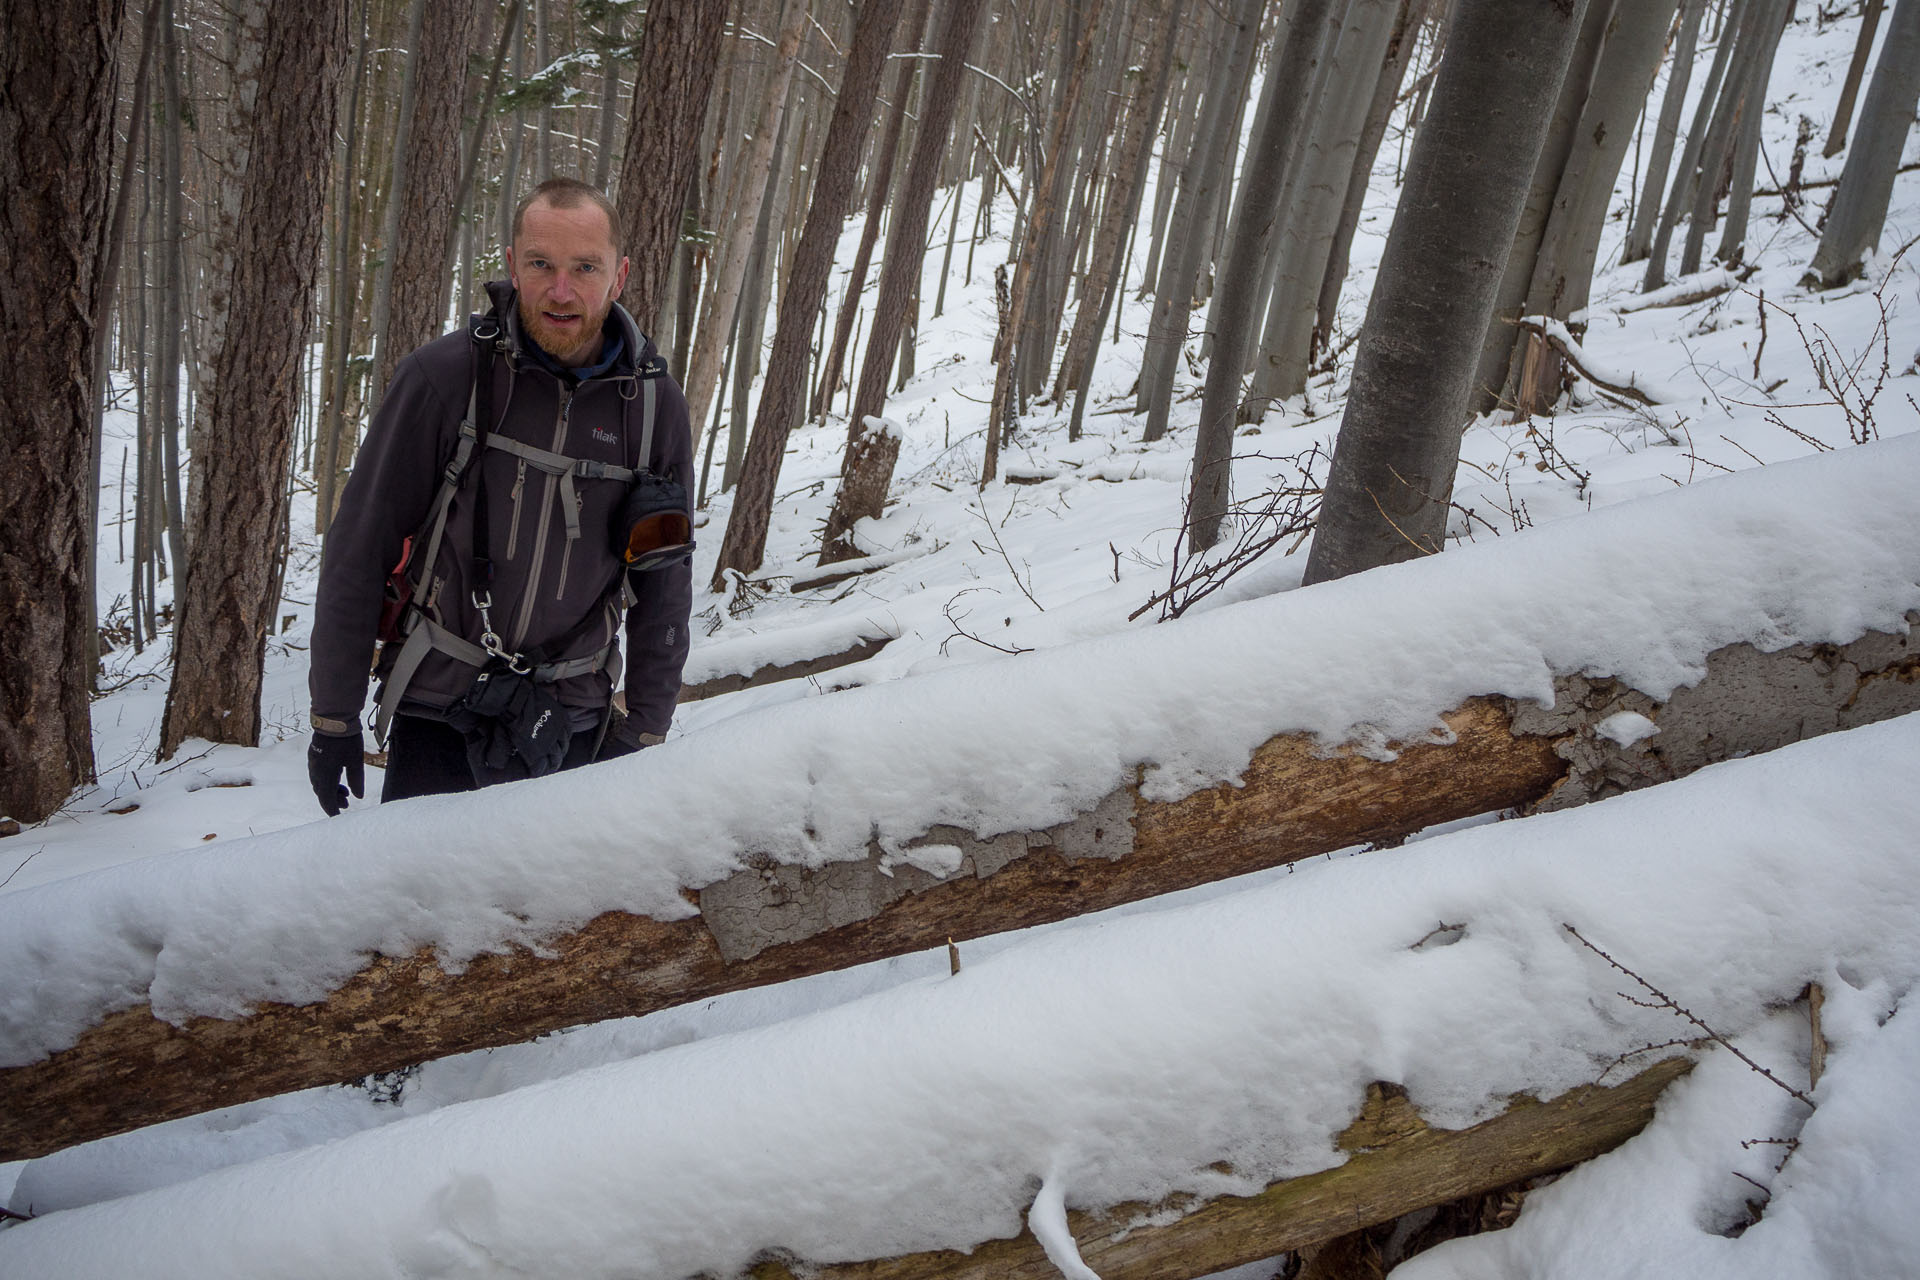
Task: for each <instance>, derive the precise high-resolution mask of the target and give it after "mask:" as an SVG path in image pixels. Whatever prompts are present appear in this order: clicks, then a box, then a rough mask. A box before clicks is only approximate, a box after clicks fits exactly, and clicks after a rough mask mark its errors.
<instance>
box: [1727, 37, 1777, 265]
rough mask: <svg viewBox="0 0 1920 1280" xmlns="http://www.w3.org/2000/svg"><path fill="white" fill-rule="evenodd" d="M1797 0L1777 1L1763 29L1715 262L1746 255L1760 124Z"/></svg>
mask: <svg viewBox="0 0 1920 1280" xmlns="http://www.w3.org/2000/svg"><path fill="white" fill-rule="evenodd" d="M1793 5H1794V0H1777V2H1776V4H1775V5H1774V6H1773V14H1772V16H1771V17H1770V18H1769V19H1768V21H1767V23H1766V25H1765V26H1764V27H1763V28H1761V33H1760V34H1761V45H1760V52H1759V55H1758V58H1757V60H1756V65H1755V69H1754V76H1753V85H1752V87H1751V88H1750V89H1749V90H1748V91H1747V100H1746V105H1745V107H1743V108H1742V110H1741V113H1740V124H1739V127H1738V130H1737V131H1736V133H1735V134H1734V142H1733V158H1732V176H1731V177H1730V178H1729V180H1728V186H1727V216H1726V220H1725V222H1724V224H1723V225H1722V227H1721V232H1720V247H1719V248H1717V249H1715V250H1714V252H1713V257H1714V261H1716V262H1721V263H1726V264H1729V265H1737V264H1738V263H1739V262H1740V261H1741V260H1742V259H1743V258H1744V257H1745V255H1746V246H1747V216H1748V214H1749V213H1751V212H1752V210H1753V184H1754V171H1755V169H1756V167H1757V166H1758V164H1759V159H1760V123H1761V120H1762V119H1763V118H1764V116H1765V114H1766V106H1767V85H1768V82H1769V81H1771V80H1772V78H1773V59H1774V54H1775V53H1776V52H1778V50H1779V48H1780V37H1781V35H1782V34H1784V32H1785V29H1786V25H1787V23H1788V22H1789V21H1790V20H1791V19H1792V16H1793Z"/></svg>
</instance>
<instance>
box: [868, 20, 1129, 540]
mask: <svg viewBox="0 0 1920 1280" xmlns="http://www.w3.org/2000/svg"><path fill="white" fill-rule="evenodd" d="M1102 7H1103V0H1092V3H1091V4H1089V6H1088V9H1087V15H1086V22H1085V23H1084V24H1082V25H1081V28H1080V33H1079V38H1078V40H1077V41H1076V43H1075V45H1074V49H1073V63H1072V67H1071V69H1070V70H1069V71H1068V72H1067V78H1066V83H1065V85H1064V86H1063V87H1062V89H1061V91H1060V97H1059V100H1058V101H1057V102H1055V103H1054V108H1053V113H1054V114H1053V128H1052V129H1051V130H1050V137H1049V138H1048V140H1047V154H1046V161H1045V165H1044V167H1043V168H1042V169H1041V172H1040V182H1039V185H1038V186H1036V187H1035V189H1034V192H1035V194H1034V202H1033V208H1032V210H1031V211H1029V213H1028V215H1027V234H1026V239H1025V242H1024V243H1023V244H1022V245H1021V246H1020V254H1019V257H1018V258H1017V259H1016V260H1015V265H1014V271H1013V290H1012V292H1011V293H1010V294H1009V295H1008V312H1007V315H1006V316H1005V318H1004V321H1003V324H1002V327H1001V330H1000V334H999V340H998V341H997V342H996V343H995V348H996V349H995V352H994V357H995V366H996V367H995V371H994V379H993V400H992V408H991V409H989V411H988V417H987V447H986V460H985V462H984V464H983V465H982V466H981V468H980V483H981V485H982V487H984V486H986V485H987V484H988V483H990V482H991V481H992V480H993V478H994V476H995V474H996V470H997V464H998V462H999V458H1000V432H1001V429H1002V426H1003V424H1005V423H1006V422H1008V421H1010V420H1011V414H1010V413H1009V412H1008V408H1009V401H1010V399H1011V397H1012V395H1013V389H1014V383H1015V380H1016V379H1017V378H1018V377H1019V373H1020V364H1021V361H1022V360H1041V361H1043V362H1051V360H1052V357H1053V351H1052V342H1051V339H1052V333H1051V332H1049V333H1048V335H1047V337H1048V342H1047V349H1046V350H1044V351H1041V352H1034V353H1032V354H1031V355H1022V354H1021V353H1020V352H1019V351H1018V349H1017V347H1016V345H1015V335H1016V334H1018V333H1019V332H1020V326H1021V323H1022V321H1023V320H1024V318H1025V314H1026V308H1027V307H1028V305H1029V303H1030V301H1031V291H1032V289H1033V287H1034V282H1035V279H1036V277H1037V275H1038V273H1039V272H1040V271H1041V270H1042V269H1043V265H1044V264H1043V263H1042V261H1041V259H1042V255H1043V254H1044V253H1045V247H1046V245H1047V243H1048V241H1049V240H1050V239H1051V238H1052V236H1053V223H1054V215H1055V213H1056V212H1057V210H1058V207H1059V206H1058V204H1057V202H1056V200H1055V197H1056V196H1057V195H1058V194H1059V191H1060V188H1061V186H1062V184H1063V182H1064V178H1063V176H1062V172H1061V171H1062V170H1063V169H1065V167H1066V161H1067V151H1068V146H1067V135H1068V131H1069V130H1070V129H1071V128H1072V125H1073V116H1074V112H1075V111H1077V110H1078V109H1079V105H1080V92H1081V89H1082V88H1083V87H1084V85H1085V84H1086V79H1087V63H1088V61H1089V60H1090V57H1091V54H1092V52H1093V36H1094V30H1095V28H1096V27H1097V26H1098V25H1099V20H1100V11H1101V9H1102ZM876 412H878V410H877V409H876ZM898 448H899V442H898V441H897V440H896V441H895V442H894V449H895V452H896V453H897V452H898ZM888 469H889V471H891V469H892V466H891V463H889V465H888ZM889 478H891V477H889ZM873 514H878V511H877V510H876V511H875V512H874V513H873Z"/></svg>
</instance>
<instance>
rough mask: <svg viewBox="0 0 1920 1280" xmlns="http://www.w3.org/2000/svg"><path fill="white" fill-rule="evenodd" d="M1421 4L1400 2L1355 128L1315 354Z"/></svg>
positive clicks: (1408, 61)
mask: <svg viewBox="0 0 1920 1280" xmlns="http://www.w3.org/2000/svg"><path fill="white" fill-rule="evenodd" d="M1427 4H1428V0H1401V2H1400V13H1399V16H1398V17H1396V18H1395V19H1394V25H1393V34H1392V36H1391V37H1389V39H1388V40H1387V52H1386V55H1385V58H1384V59H1383V61H1382V65H1381V68H1380V75H1379V76H1378V78H1377V79H1375V81H1374V85H1373V101H1372V102H1371V103H1369V104H1368V106H1367V118H1366V122H1365V123H1364V124H1362V125H1361V126H1360V143H1359V145H1358V146H1357V147H1355V148H1354V153H1353V169H1352V172H1351V173H1349V174H1348V176H1347V193H1346V195H1345V196H1344V197H1343V198H1342V200H1341V204H1340V220H1339V221H1338V222H1337V223H1335V224H1334V229H1333V244H1332V246H1331V247H1330V248H1329V249H1328V250H1327V269H1326V272H1325V273H1324V274H1323V275H1322V276H1321V278H1320V298H1319V301H1318V302H1317V304H1316V305H1315V307H1314V328H1313V333H1314V350H1315V352H1316V353H1317V352H1318V351H1319V350H1320V349H1322V348H1323V347H1324V346H1325V345H1326V344H1327V342H1328V338H1329V335H1330V334H1332V332H1333V322H1334V317H1335V316H1336V315H1337V314H1338V312H1339V309H1340V290H1341V288H1342V287H1343V286H1344V285H1345V284H1346V282H1347V266H1348V263H1349V261H1350V259H1351V258H1352V256H1353V237H1354V235H1355V234H1356V233H1357V232H1358V231H1359V229H1360V210H1361V207H1362V206H1363V205H1364V204H1365V203H1366V198H1367V191H1368V189H1369V188H1371V187H1372V185H1373V162H1374V161H1375V159H1377V158H1378V157H1379V155H1380V143H1381V140H1382V139H1384V138H1385V137H1386V136H1387V123H1388V121H1389V120H1391V119H1392V117H1393V108H1394V105H1395V103H1396V102H1397V101H1398V100H1399V97H1400V86H1401V85H1402V84H1404V83H1405V82H1406V77H1407V68H1408V67H1409V66H1411V65H1412V63H1413V52H1414V47H1415V45H1416V44H1418V42H1419V36H1420V24H1421V23H1422V22H1423V21H1424V20H1425V18H1426V10H1427Z"/></svg>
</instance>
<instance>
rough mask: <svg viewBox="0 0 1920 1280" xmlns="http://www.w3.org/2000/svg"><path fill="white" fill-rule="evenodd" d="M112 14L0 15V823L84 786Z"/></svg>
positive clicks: (114, 43)
mask: <svg viewBox="0 0 1920 1280" xmlns="http://www.w3.org/2000/svg"><path fill="white" fill-rule="evenodd" d="M125 9H126V6H125V4H124V3H123V2H122V0H49V2H48V3H44V4H23V5H14V6H11V7H10V9H9V16H8V20H7V25H8V30H7V38H6V39H5V40H0V187H4V189H5V190H6V192H7V198H6V199H5V200H0V275H4V276H5V278H6V280H7V282H8V287H7V288H6V289H4V290H0V335H3V336H4V338H5V342H6V346H7V349H8V350H9V351H10V352H11V353H12V356H11V358H10V359H8V360H7V361H6V362H5V367H4V369H3V370H0V427H3V428H4V430H3V431H0V434H4V436H5V438H6V441H7V454H8V457H9V459H10V461H9V463H8V465H7V466H6V467H4V468H0V510H3V511H5V512H7V513H8V516H7V518H6V519H4V520H0V653H5V654H6V655H7V660H6V661H5V662H0V814H6V815H9V816H12V817H15V818H18V819H20V820H21V821H23V822H38V821H40V820H41V819H42V818H45V817H47V816H48V815H49V814H51V813H52V812H53V811H54V810H55V809H57V808H58V807H59V806H60V805H61V804H62V803H63V802H64V801H65V800H66V798H67V795H68V793H69V792H71V791H72V790H73V789H74V787H76V786H78V785H80V784H81V783H83V782H85V781H87V780H89V779H90V778H92V776H93V743H92V725H91V720H90V716H89V711H88V699H87V690H88V687H89V685H90V683H91V680H92V665H93V658H92V655H93V637H92V636H91V635H90V634H89V633H88V630H87V617H88V605H87V597H86V592H87V588H88V582H89V574H88V571H87V564H88V561H89V559H90V558H91V556H92V554H93V544H94V531H93V529H92V528H91V527H89V525H88V522H87V511H88V509H89V506H90V502H91V499H90V495H89V494H88V491H87V490H88V483H89V478H90V476H91V469H90V468H89V466H88V460H89V457H90V455H91V445H90V443H89V442H90V440H91V438H92V436H91V432H90V430H89V428H90V425H91V423H92V420H93V398H94V374H93V337H94V325H95V323H96V321H97V311H98V306H97V303H98V299H99V296H100V290H101V288H102V284H101V280H100V273H101V267H102V264H103V261H104V258H105V253H104V246H103V244H102V243H101V241H102V234H101V231H102V228H103V227H104V225H105V221H106V212H107V197H108V193H109V190H110V189H111V185H112V174H113V133H114V128H113V125H114V106H115V104H116V102H117V101H118V98H119V86H120V81H119V62H118V53H119V47H120V29H121V26H122V22H123V19H124V17H125Z"/></svg>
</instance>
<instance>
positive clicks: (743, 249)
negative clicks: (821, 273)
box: [687, 0, 807, 422]
mask: <svg viewBox="0 0 1920 1280" xmlns="http://www.w3.org/2000/svg"><path fill="white" fill-rule="evenodd" d="M806 21H807V0H782V5H781V12H780V33H779V36H778V37H777V39H776V40H775V43H774V49H773V55H772V61H771V63H770V66H769V71H770V74H769V76H768V77H767V81H766V83H765V84H763V85H762V86H761V94H762V97H761V100H760V112H759V115H758V117H757V118H756V119H755V120H754V122H753V124H752V125H751V126H750V128H749V130H748V135H747V136H748V137H750V138H751V139H752V140H753V141H752V143H751V144H750V145H749V147H748V149H747V152H746V154H744V155H742V156H739V157H738V164H737V166H736V167H735V169H734V173H733V181H732V182H731V183H730V184H729V187H728V190H727V198H726V201H725V203H723V204H722V205H721V206H720V208H721V216H722V217H723V218H725V219H727V222H726V223H725V224H723V226H724V230H723V231H722V232H721V234H720V238H719V241H718V243H717V245H716V252H715V255H714V263H713V270H712V272H711V274H710V275H709V276H708V279H707V294H706V300H705V303H704V305H703V306H702V307H701V309H700V310H701V316H700V329H699V332H698V333H697V334H696V335H695V337H694V342H693V352H692V354H691V355H690V356H689V357H688V358H687V412H688V413H689V414H690V415H691V420H692V421H694V422H699V421H701V420H702V419H704V418H705V417H706V413H707V410H708V409H709V408H711V407H712V405H713V402H714V399H715V395H716V392H717V391H718V389H719V386H720V352H721V350H722V348H724V347H725V346H726V343H727V338H728V336H729V335H730V334H732V332H733V315H734V311H735V310H736V308H737V307H738V306H739V302H740V282H741V280H742V279H744V278H745V276H746V272H747V258H748V256H749V255H750V254H751V253H752V252H753V238H754V230H755V228H756V226H757V225H758V223H759V217H760V208H761V206H762V205H763V204H764V203H765V198H766V194H767V175H768V174H769V173H770V172H772V169H773V150H774V143H775V142H776V141H778V136H779V132H780V129H779V122H780V114H781V112H783V111H784V110H785V109H786V105H787V89H788V87H789V86H790V85H791V84H792V82H793V66H794V63H795V61H797V58H798V55H799V52H800V37H801V36H803V35H805V34H806Z"/></svg>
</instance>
